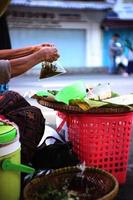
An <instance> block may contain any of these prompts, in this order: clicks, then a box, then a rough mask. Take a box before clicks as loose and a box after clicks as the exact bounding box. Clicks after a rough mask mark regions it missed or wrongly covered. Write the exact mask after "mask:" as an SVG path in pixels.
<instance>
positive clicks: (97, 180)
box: [24, 167, 119, 200]
mask: <svg viewBox="0 0 133 200" xmlns="http://www.w3.org/2000/svg"><path fill="white" fill-rule="evenodd" d="M79 172H80V173H81V170H80V169H79V168H77V167H66V168H61V169H57V170H55V171H54V172H52V173H51V174H48V175H42V176H40V177H36V178H34V179H33V180H32V181H31V182H29V183H28V184H27V185H26V186H25V188H24V200H42V198H41V197H40V196H39V195H40V193H41V192H40V191H39V190H40V189H41V191H43V192H44V191H47V190H46V187H47V186H48V185H50V186H52V187H53V188H60V189H61V191H62V186H63V184H64V182H65V180H66V179H67V181H68V180H69V182H72V179H73V177H78V176H76V175H77V174H79ZM84 175H85V176H86V177H87V178H88V179H87V180H88V181H89V187H88V193H87V196H86V197H85V196H82V197H81V198H80V199H82V200H113V199H114V198H115V197H116V195H117V193H118V189H119V186H118V182H117V180H116V179H115V177H114V176H112V175H111V174H110V173H108V172H106V171H104V170H101V169H97V168H90V167H87V168H86V169H85V171H84ZM75 183H77V180H76V181H75ZM87 186H88V185H87ZM77 187H79V188H80V189H82V188H84V185H80V183H79V182H78V184H76V188H77ZM84 194H85V192H84ZM43 200H45V198H43Z"/></svg>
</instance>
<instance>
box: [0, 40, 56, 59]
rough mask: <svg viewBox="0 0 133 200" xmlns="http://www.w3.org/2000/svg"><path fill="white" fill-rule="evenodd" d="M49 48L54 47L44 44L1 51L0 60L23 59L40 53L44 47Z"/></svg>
mask: <svg viewBox="0 0 133 200" xmlns="http://www.w3.org/2000/svg"><path fill="white" fill-rule="evenodd" d="M48 46H49V47H52V46H53V45H51V44H47V43H44V44H40V45H35V46H30V47H24V48H17V49H4V50H0V59H7V60H11V59H15V58H21V57H24V56H27V55H30V54H32V53H35V52H37V51H39V50H40V49H41V48H42V47H48Z"/></svg>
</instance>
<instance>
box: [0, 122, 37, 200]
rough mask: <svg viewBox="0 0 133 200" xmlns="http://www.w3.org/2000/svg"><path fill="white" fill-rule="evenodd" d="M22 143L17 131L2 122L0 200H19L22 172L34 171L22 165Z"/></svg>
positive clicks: (0, 134) (0, 126) (0, 137)
mask: <svg viewBox="0 0 133 200" xmlns="http://www.w3.org/2000/svg"><path fill="white" fill-rule="evenodd" d="M20 152H21V148H20V141H19V133H18V131H17V129H16V128H15V127H14V126H12V125H10V124H6V123H3V122H0V200H19V199H20V189H21V171H24V172H27V173H33V172H34V169H33V168H30V167H28V166H25V165H22V164H20Z"/></svg>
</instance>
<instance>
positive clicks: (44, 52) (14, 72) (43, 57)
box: [10, 46, 59, 77]
mask: <svg viewBox="0 0 133 200" xmlns="http://www.w3.org/2000/svg"><path fill="white" fill-rule="evenodd" d="M58 58H59V54H58V52H57V49H56V48H55V47H54V46H44V47H42V48H41V49H40V50H39V51H37V52H35V53H33V54H31V55H28V56H25V57H22V58H18V59H12V60H10V64H11V77H15V76H18V75H21V74H23V73H25V72H26V71H28V70H29V69H31V68H32V67H34V66H35V65H36V64H38V63H40V62H43V61H48V62H53V61H55V60H57V59H58Z"/></svg>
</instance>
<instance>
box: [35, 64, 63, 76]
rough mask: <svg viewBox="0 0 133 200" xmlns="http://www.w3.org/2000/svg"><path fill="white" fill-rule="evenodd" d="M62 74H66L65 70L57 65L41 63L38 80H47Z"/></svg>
mask: <svg viewBox="0 0 133 200" xmlns="http://www.w3.org/2000/svg"><path fill="white" fill-rule="evenodd" d="M63 73H66V70H65V69H64V68H63V67H62V66H60V65H59V64H58V63H50V62H43V63H42V68H41V72H40V77H39V78H40V79H43V78H49V77H52V76H57V75H60V74H63Z"/></svg>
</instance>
